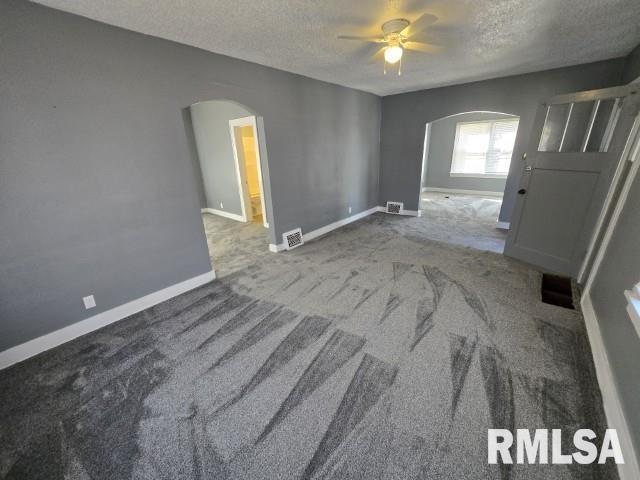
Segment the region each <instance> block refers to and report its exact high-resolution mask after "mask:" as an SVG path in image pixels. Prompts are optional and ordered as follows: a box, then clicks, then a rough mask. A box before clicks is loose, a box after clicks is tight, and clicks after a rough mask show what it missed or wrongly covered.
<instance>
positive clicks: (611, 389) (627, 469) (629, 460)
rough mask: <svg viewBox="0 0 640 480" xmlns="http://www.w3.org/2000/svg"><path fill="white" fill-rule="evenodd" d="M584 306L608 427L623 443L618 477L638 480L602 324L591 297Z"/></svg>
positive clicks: (638, 472) (636, 467)
mask: <svg viewBox="0 0 640 480" xmlns="http://www.w3.org/2000/svg"><path fill="white" fill-rule="evenodd" d="M580 305H581V307H582V315H583V317H584V322H585V325H586V327H587V334H588V336H589V343H590V344H591V353H592V355H593V363H594V364H595V368H596V376H597V378H598V384H599V385H600V392H601V393H602V404H603V406H604V412H605V415H606V417H607V424H608V427H609V428H615V429H616V431H617V433H618V439H619V440H620V446H621V448H622V455H623V457H624V461H625V463H624V464H620V465H618V474H619V476H620V480H636V479H638V478H640V467H639V466H638V459H637V457H636V454H635V450H634V447H633V440H632V438H631V432H630V431H629V426H628V424H627V421H626V418H625V414H624V410H623V409H622V404H621V403H620V397H619V394H618V389H617V388H616V383H615V380H614V377H613V371H612V370H611V365H610V364H609V358H608V356H607V351H606V348H605V346H604V341H603V339H602V334H601V333H600V325H599V323H598V318H597V316H596V313H595V310H594V309H593V304H592V303H591V298H590V297H589V296H588V295H583V296H582V300H581V302H580Z"/></svg>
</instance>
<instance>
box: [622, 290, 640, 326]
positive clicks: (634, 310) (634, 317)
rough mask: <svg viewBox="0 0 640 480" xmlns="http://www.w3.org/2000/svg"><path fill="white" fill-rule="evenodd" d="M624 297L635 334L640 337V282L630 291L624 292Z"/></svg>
mask: <svg viewBox="0 0 640 480" xmlns="http://www.w3.org/2000/svg"><path fill="white" fill-rule="evenodd" d="M624 296H625V297H627V302H628V305H627V313H629V316H630V317H631V323H633V326H634V327H635V328H636V333H637V334H638V335H639V336H640V282H639V283H637V284H636V286H635V287H633V288H632V289H631V290H626V291H625V292H624Z"/></svg>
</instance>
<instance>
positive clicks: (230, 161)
mask: <svg viewBox="0 0 640 480" xmlns="http://www.w3.org/2000/svg"><path fill="white" fill-rule="evenodd" d="M183 118H184V122H185V131H186V134H187V139H188V143H189V146H190V151H191V156H192V158H193V161H194V164H195V165H194V167H195V168H194V170H195V171H196V172H197V174H198V176H199V178H198V182H197V183H198V187H199V192H198V194H199V199H200V209H201V214H202V219H203V225H204V230H205V234H206V236H207V245H208V248H209V256H210V258H211V262H212V266H215V270H216V273H217V275H218V276H221V275H225V274H229V273H232V272H234V271H237V270H238V269H240V268H243V267H246V266H248V265H250V264H251V263H253V262H255V261H256V258H255V257H256V256H258V255H262V254H263V253H265V252H267V251H268V244H269V238H270V235H269V229H270V228H271V226H272V225H273V211H272V202H271V195H270V193H271V189H270V181H269V168H268V158H267V148H266V138H265V132H264V122H263V119H262V117H261V116H259V115H258V114H257V113H256V112H255V111H253V110H252V109H250V108H249V107H247V106H246V105H243V104H241V103H238V102H235V101H232V100H226V99H216V100H207V101H201V102H197V103H194V104H192V105H190V106H189V107H186V108H185V109H183Z"/></svg>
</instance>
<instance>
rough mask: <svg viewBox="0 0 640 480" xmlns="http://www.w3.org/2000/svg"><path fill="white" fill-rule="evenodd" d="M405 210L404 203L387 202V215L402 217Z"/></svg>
mask: <svg viewBox="0 0 640 480" xmlns="http://www.w3.org/2000/svg"><path fill="white" fill-rule="evenodd" d="M403 209H404V203H402V202H387V213H393V214H395V215H400V212H402V210H403Z"/></svg>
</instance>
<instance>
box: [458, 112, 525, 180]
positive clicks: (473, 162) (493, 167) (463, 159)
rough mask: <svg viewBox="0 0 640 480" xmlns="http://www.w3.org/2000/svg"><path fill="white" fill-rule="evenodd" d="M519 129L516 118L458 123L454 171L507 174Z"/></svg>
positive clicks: (459, 172)
mask: <svg viewBox="0 0 640 480" xmlns="http://www.w3.org/2000/svg"><path fill="white" fill-rule="evenodd" d="M517 131H518V120H517V119H508V120H491V121H482V122H461V123H458V124H457V125H456V140H455V144H454V146H453V158H452V160H451V173H454V174H455V173H458V174H469V175H472V174H476V175H505V176H506V175H507V173H508V172H509V164H510V163H511V155H512V153H513V144H514V143H515V140H516V132H517Z"/></svg>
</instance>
